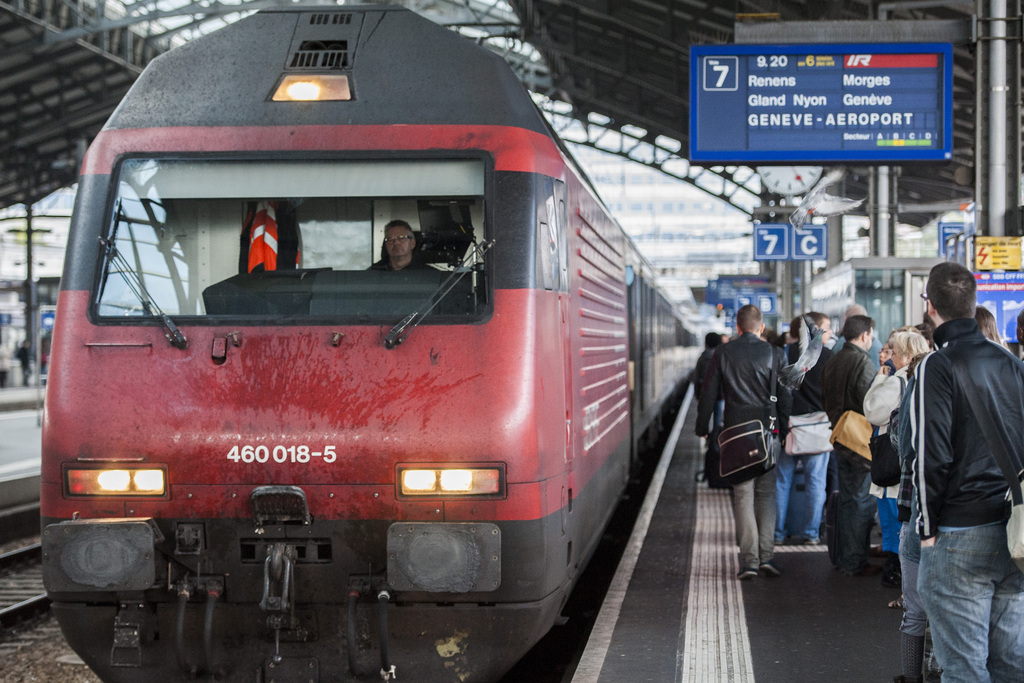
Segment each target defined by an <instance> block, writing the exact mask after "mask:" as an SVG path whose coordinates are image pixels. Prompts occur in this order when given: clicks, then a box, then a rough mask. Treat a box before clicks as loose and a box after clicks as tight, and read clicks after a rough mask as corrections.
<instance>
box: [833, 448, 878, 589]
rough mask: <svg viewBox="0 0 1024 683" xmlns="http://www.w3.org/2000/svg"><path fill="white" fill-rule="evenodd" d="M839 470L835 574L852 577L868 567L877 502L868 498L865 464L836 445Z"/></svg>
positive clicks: (867, 470) (868, 472) (865, 462)
mask: <svg viewBox="0 0 1024 683" xmlns="http://www.w3.org/2000/svg"><path fill="white" fill-rule="evenodd" d="M835 453H836V461H837V464H838V468H839V522H838V526H839V549H838V558H837V564H838V565H839V570H840V571H842V572H846V573H847V574H856V573H857V572H860V571H861V570H863V569H864V568H865V567H866V566H867V565H868V552H869V550H870V546H871V525H872V524H873V523H874V521H875V509H876V508H877V501H878V499H877V498H875V497H874V496H872V495H871V493H870V491H871V470H870V468H869V466H868V464H867V461H866V460H865V459H864V458H862V457H860V456H859V455H857V454H856V453H854V452H853V451H851V450H849V449H847V448H844V447H843V446H840V445H839V444H836V450H835Z"/></svg>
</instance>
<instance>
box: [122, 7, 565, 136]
mask: <svg viewBox="0 0 1024 683" xmlns="http://www.w3.org/2000/svg"><path fill="white" fill-rule="evenodd" d="M326 56H330V57H331V60H332V61H331V67H329V68H328V69H325V68H323V66H322V65H321V63H320V60H321V58H323V57H326ZM307 65H308V66H307ZM335 65H337V66H335ZM339 67H340V68H339ZM306 73H336V74H345V75H347V76H348V77H349V79H350V87H351V88H352V90H353V99H352V100H350V101H337V102H309V103H306V102H274V101H271V99H270V97H271V95H272V94H273V91H274V89H275V87H276V86H277V83H278V81H279V80H280V78H281V76H282V75H283V74H299V75H301V74H306ZM326 124H348V125H360V124H376V125H388V124H466V125H501V126H516V127H519V128H526V129H529V130H533V131H536V132H540V133H544V134H547V132H548V129H547V127H546V124H545V122H544V120H543V117H542V116H541V115H540V113H539V112H538V111H537V109H536V107H534V106H533V102H532V101H531V100H530V98H529V95H528V93H527V91H526V89H525V88H524V87H523V85H522V84H521V83H520V82H519V80H518V79H517V78H516V76H515V74H513V73H512V71H511V69H509V67H508V65H507V64H506V63H505V61H504V60H502V59H501V57H499V56H498V55H496V54H494V53H492V52H490V51H489V50H486V49H484V48H482V47H479V46H478V45H476V44H474V43H472V42H470V41H468V40H465V39H463V38H461V37H459V36H458V35H456V34H455V33H453V32H451V31H447V30H445V29H443V28H441V27H439V26H438V25H437V24H434V23H433V22H431V21H429V20H427V19H424V18H422V17H420V16H419V15H417V14H415V13H413V12H411V11H409V10H406V9H403V8H395V7H373V8H371V9H369V10H367V9H364V8H363V7H361V6H354V7H351V8H329V7H325V6H321V7H316V8H310V9H307V10H304V11H267V12H260V13H258V14H254V15H252V16H250V17H247V18H245V19H242V20H241V21H239V22H237V23H235V24H232V25H231V26H228V27H226V28H223V29H221V30H219V31H217V32H216V33H211V34H209V35H207V36H204V37H201V38H198V39H197V40H194V41H192V42H190V43H188V44H187V45H184V46H182V47H179V48H177V49H175V50H172V51H171V52H169V53H167V54H164V55H161V56H160V57H158V58H157V59H155V60H153V62H152V63H151V64H150V66H149V67H148V68H147V69H146V71H145V72H144V73H143V74H142V76H140V77H139V79H138V81H137V82H136V83H135V85H134V86H133V87H132V89H131V91H130V92H129V94H128V96H127V97H126V98H125V99H124V101H123V102H122V104H121V105H120V106H119V107H118V108H117V110H115V112H114V114H113V115H112V116H111V118H110V121H109V122H108V123H107V125H106V126H105V128H148V127H164V126H244V125H261V126H277V125H292V126H298V125H326Z"/></svg>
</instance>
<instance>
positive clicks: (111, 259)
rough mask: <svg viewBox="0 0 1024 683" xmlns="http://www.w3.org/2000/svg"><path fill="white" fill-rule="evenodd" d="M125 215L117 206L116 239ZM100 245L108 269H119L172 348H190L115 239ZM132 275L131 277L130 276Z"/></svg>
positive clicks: (106, 240)
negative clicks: (158, 324) (112, 266)
mask: <svg viewBox="0 0 1024 683" xmlns="http://www.w3.org/2000/svg"><path fill="white" fill-rule="evenodd" d="M122 216H124V214H123V213H122V211H121V203H120V202H118V204H117V219H116V220H115V222H114V237H115V238H116V236H117V231H118V228H120V227H121V218H122ZM99 239H100V244H102V245H103V247H104V249H106V256H107V259H108V260H107V267H108V268H109V267H110V265H111V264H113V265H115V266H116V267H117V272H118V273H120V274H121V278H122V279H123V280H124V282H125V284H126V285H128V289H129V290H131V292H132V294H134V295H135V297H136V298H137V299H138V300H139V303H141V304H142V310H143V311H145V313H146V315H147V316H149V317H151V318H155V319H156V320H158V321H159V322H160V325H161V327H163V328H164V336H165V337H167V341H169V342H170V343H171V346H173V347H175V348H177V349H184V348H185V347H186V346H188V339H186V338H185V335H184V334H182V332H181V330H179V329H178V326H177V325H175V324H174V321H173V320H171V317H170V316H169V315H167V314H166V313H164V312H163V311H162V310H160V307H159V306H157V304H156V302H155V301H153V297H151V296H150V295H149V292H148V291H146V286H145V285H144V284H142V279H141V278H139V276H138V274H137V273H136V272H135V270H134V269H133V268H132V266H131V264H130V263H128V260H127V259H125V257H124V256H122V255H121V252H120V251H118V250H117V246H116V245H115V244H114V240H113V239H105V238H103V237H100V238H99ZM128 273H131V277H129V276H128Z"/></svg>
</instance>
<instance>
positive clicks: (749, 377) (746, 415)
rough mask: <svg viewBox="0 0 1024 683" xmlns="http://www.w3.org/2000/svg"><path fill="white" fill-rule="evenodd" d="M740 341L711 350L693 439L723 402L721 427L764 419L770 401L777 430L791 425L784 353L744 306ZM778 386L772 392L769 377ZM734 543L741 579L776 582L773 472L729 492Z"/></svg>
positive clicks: (758, 315) (703, 431)
mask: <svg viewBox="0 0 1024 683" xmlns="http://www.w3.org/2000/svg"><path fill="white" fill-rule="evenodd" d="M736 330H737V332H739V335H740V336H739V337H738V338H737V339H734V340H732V341H730V342H729V343H728V344H724V345H722V346H719V347H718V348H717V349H715V355H714V356H712V358H711V363H710V365H708V371H707V374H706V375H705V376H704V385H703V386H702V387H701V392H700V401H699V403H698V408H697V429H696V432H697V436H707V434H708V425H709V422H710V420H711V414H712V413H713V412H714V409H715V403H716V402H717V401H718V399H719V398H720V397H721V398H723V399H724V400H725V415H724V418H723V426H724V427H732V426H733V425H737V424H740V423H742V422H746V421H747V420H753V419H764V418H765V417H766V416H767V413H768V409H769V405H770V403H771V396H772V394H773V393H774V394H775V395H776V398H777V399H778V400H777V406H778V409H777V413H778V417H777V420H776V425H775V426H776V428H778V427H780V426H783V425H786V424H788V422H789V411H790V405H791V402H792V397H791V394H790V391H789V389H788V388H786V387H785V386H783V385H782V384H781V383H780V382H779V381H778V376H779V372H780V371H781V370H782V366H783V365H784V364H785V357H784V356H783V353H782V349H780V348H778V347H775V346H772V345H771V344H768V343H767V342H765V341H762V340H761V338H760V334H761V332H762V331H763V330H764V322H763V318H762V316H761V310H760V309H759V308H758V307H757V306H749V305H748V306H744V307H742V308H741V309H740V310H739V311H737V312H736ZM773 371H774V373H775V377H776V386H775V389H774V391H773V390H772V387H771V377H772V373H773ZM733 514H734V516H735V518H736V540H737V542H738V544H739V546H740V571H739V574H738V575H737V576H738V578H740V579H751V578H753V577H755V576H757V572H758V570H760V571H762V572H764V573H765V575H767V576H779V574H780V572H779V570H778V568H777V567H776V566H775V563H774V561H773V557H774V555H775V470H771V471H770V472H768V473H766V474H763V475H761V476H760V477H757V478H756V479H753V480H750V481H746V482H743V483H742V484H737V485H736V486H734V487H733Z"/></svg>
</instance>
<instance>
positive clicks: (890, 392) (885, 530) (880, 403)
mask: <svg viewBox="0 0 1024 683" xmlns="http://www.w3.org/2000/svg"><path fill="white" fill-rule="evenodd" d="M885 345H886V346H887V347H888V348H889V349H891V352H892V353H891V356H890V361H891V366H890V365H889V364H888V363H883V364H882V365H881V367H879V369H878V374H877V375H876V376H875V379H874V381H872V382H871V386H870V387H869V388H868V391H867V393H866V394H865V395H864V417H866V418H867V419H868V422H870V423H871V424H873V425H875V426H876V427H878V435H879V436H882V435H886V434H888V430H889V416H890V415H891V414H892V411H894V410H896V408H898V407H899V405H900V400H901V399H902V398H903V391H904V389H905V388H906V386H907V364H908V363H910V360H911V359H912V358H913V357H914V356H916V355H917V354H919V353H925V352H927V351H928V342H926V341H925V339H924V336H922V335H921V334H920V333H919V332H917V331H916V330H915V331H914V332H909V331H900V330H897V331H896V332H893V333H892V334H891V335H889V341H887V342H886V343H885ZM894 368H895V369H894ZM871 495H873V496H876V497H877V498H878V499H879V500H878V521H879V524H880V526H881V527H882V551H883V552H887V553H891V554H890V555H889V560H888V562H887V564H886V568H885V570H884V571H883V572H882V583H883V585H886V586H890V587H892V588H899V587H900V584H901V578H900V571H899V558H898V556H897V553H898V552H899V548H900V523H899V515H898V511H897V509H896V498H897V496H898V495H899V484H898V483H895V484H893V485H890V486H880V485H878V484H876V483H875V482H871Z"/></svg>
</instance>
